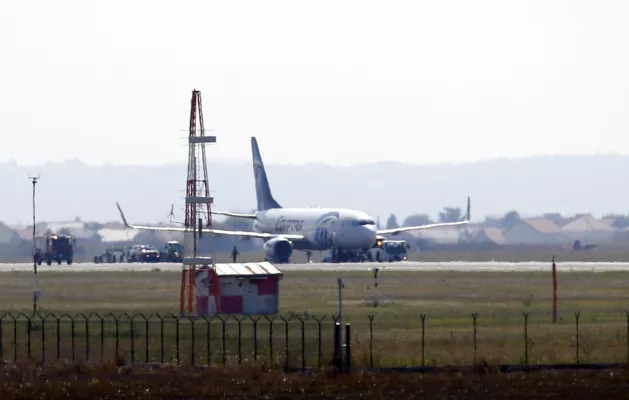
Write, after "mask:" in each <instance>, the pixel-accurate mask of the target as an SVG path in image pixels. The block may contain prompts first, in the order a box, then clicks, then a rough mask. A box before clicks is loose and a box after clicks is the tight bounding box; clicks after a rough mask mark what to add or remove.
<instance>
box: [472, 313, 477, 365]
mask: <svg viewBox="0 0 629 400" xmlns="http://www.w3.org/2000/svg"><path fill="white" fill-rule="evenodd" d="M477 318H478V313H472V326H473V329H474V336H473V341H474V365H476V350H477V348H476V319H477Z"/></svg>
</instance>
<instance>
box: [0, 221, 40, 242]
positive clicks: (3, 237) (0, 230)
mask: <svg viewBox="0 0 629 400" xmlns="http://www.w3.org/2000/svg"><path fill="white" fill-rule="evenodd" d="M32 237H33V230H32V228H31V230H30V234H29V235H28V237H27V239H28V240H32ZM23 240H24V239H23V238H22V237H21V236H20V235H19V234H18V233H17V232H16V231H15V230H13V229H11V228H10V227H8V226H7V225H5V224H4V223H2V222H0V244H9V245H17V244H19V243H20V242H22V241H23Z"/></svg>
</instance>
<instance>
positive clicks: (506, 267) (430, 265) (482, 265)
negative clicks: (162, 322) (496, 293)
mask: <svg viewBox="0 0 629 400" xmlns="http://www.w3.org/2000/svg"><path fill="white" fill-rule="evenodd" d="M181 267H182V266H181V264H177V263H155V264H152V263H148V264H147V263H115V264H94V263H75V264H72V265H67V264H61V265H57V264H53V265H50V266H48V265H46V264H42V265H40V266H38V268H37V270H38V272H42V273H45V272H90V271H93V272H114V271H138V272H151V271H156V270H159V271H180V270H181ZM277 267H278V268H279V269H280V270H281V271H287V272H288V271H368V270H371V269H373V268H380V269H381V270H382V271H385V270H391V271H392V270H396V271H459V272H463V271H472V272H487V271H491V272H495V271H499V272H517V271H550V269H551V263H549V262H521V263H509V262H464V261H454V262H418V261H403V262H397V263H339V264H325V263H310V264H277ZM557 270H558V271H575V272H577V271H595V272H606V271H629V262H560V263H557ZM0 272H33V264H30V263H5V264H0Z"/></svg>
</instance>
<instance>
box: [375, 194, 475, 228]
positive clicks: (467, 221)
mask: <svg viewBox="0 0 629 400" xmlns="http://www.w3.org/2000/svg"><path fill="white" fill-rule="evenodd" d="M469 223H470V198H469V197H468V198H467V212H466V214H465V219H463V220H462V221H456V222H439V223H436V224H428V225H419V226H403V227H400V228H393V229H380V230H378V235H386V234H389V235H397V234H399V233H402V232H408V231H417V230H420V229H431V228H439V227H443V226H460V225H466V224H469Z"/></svg>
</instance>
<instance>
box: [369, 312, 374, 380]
mask: <svg viewBox="0 0 629 400" xmlns="http://www.w3.org/2000/svg"><path fill="white" fill-rule="evenodd" d="M373 317H374V315H373V314H369V367H370V368H373Z"/></svg>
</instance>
